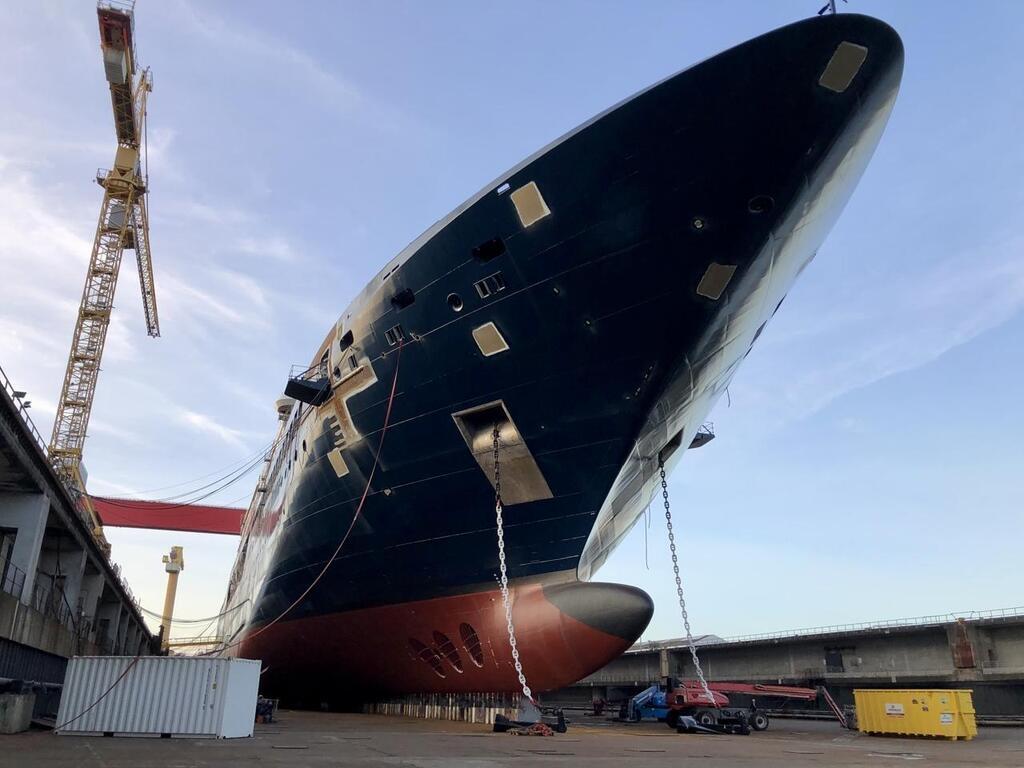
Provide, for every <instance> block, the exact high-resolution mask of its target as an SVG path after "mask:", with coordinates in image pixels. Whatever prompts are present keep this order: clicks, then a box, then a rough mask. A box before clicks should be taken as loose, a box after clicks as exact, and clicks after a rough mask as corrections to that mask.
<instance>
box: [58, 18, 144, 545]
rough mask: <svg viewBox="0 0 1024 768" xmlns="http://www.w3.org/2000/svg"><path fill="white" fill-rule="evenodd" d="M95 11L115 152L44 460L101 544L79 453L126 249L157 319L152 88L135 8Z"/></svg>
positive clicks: (102, 179) (105, 173)
mask: <svg viewBox="0 0 1024 768" xmlns="http://www.w3.org/2000/svg"><path fill="white" fill-rule="evenodd" d="M96 13H97V16H98V17H99V29H100V49H101V50H102V53H103V68H104V71H105V73H106V77H107V82H108V84H109V85H110V99H111V103H112V106H113V110H114V128H115V132H116V134H117V151H116V153H115V155H114V167H113V168H112V169H110V170H106V169H101V170H99V171H97V172H96V182H97V183H98V184H99V185H100V186H101V187H103V205H102V207H101V208H100V217H99V223H98V224H97V226H96V237H95V239H94V240H93V246H92V258H91V259H90V261H89V270H88V272H87V273H86V278H85V288H84V289H83V291H82V302H81V305H80V307H79V310H78V320H77V321H76V323H75V332H74V336H73V337H72V341H71V354H70V355H69V357H68V367H67V372H66V373H65V374H64V386H63V389H62V390H61V394H60V401H59V403H58V405H57V416H56V418H55V420H54V423H53V436H52V437H51V438H50V449H49V455H50V461H51V462H52V463H53V466H54V468H55V469H56V470H57V472H58V474H59V475H60V476H61V477H62V478H63V479H64V480H65V482H67V483H68V484H69V486H70V487H71V488H72V489H74V490H76V491H77V492H78V493H79V496H80V499H81V500H82V503H83V506H84V510H85V513H86V514H87V515H88V518H89V522H90V523H91V525H92V528H93V533H94V534H95V535H96V537H97V539H99V540H100V542H101V543H102V544H104V545H105V544H106V540H105V538H104V536H103V531H102V527H101V525H100V522H99V518H98V517H97V516H96V514H95V512H94V511H93V509H92V506H91V505H90V504H89V501H88V496H87V495H86V494H85V481H84V478H83V473H82V470H81V462H82V447H83V445H84V443H85V437H86V430H87V428H88V426H89V415H90V412H91V411H92V402H93V396H94V395H95V393H96V380H97V378H98V376H99V372H100V361H101V359H102V357H103V346H104V342H105V341H106V338H107V328H108V327H109V325H110V312H111V310H112V309H113V307H114V291H115V289H116V288H117V276H118V272H119V271H120V268H121V257H122V256H123V254H124V251H125V249H126V248H127V249H130V250H134V251H135V256H136V258H137V261H138V268H139V282H140V283H141V286H142V307H143V311H144V314H145V318H146V330H147V332H148V333H149V335H150V336H154V337H155V336H159V335H160V321H159V319H158V317H157V309H156V289H155V287H154V284H153V263H152V261H151V259H150V250H149V217H148V214H147V211H146V194H147V192H148V188H147V185H148V176H147V173H146V170H145V168H144V160H145V139H146V128H145V121H146V99H147V96H148V94H149V93H150V91H152V89H153V79H152V75H151V73H150V71H149V69H142V70H140V69H139V68H138V65H137V62H136V59H135V23H134V22H135V19H134V2H118V1H117V0H101V2H100V3H99V4H98V5H97V7H96Z"/></svg>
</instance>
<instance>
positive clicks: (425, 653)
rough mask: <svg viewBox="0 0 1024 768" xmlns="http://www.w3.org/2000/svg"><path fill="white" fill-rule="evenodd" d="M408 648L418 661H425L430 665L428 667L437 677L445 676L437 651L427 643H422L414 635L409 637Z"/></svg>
mask: <svg viewBox="0 0 1024 768" xmlns="http://www.w3.org/2000/svg"><path fill="white" fill-rule="evenodd" d="M409 650H410V651H412V653H413V654H414V655H415V656H416V658H418V659H419V660H420V661H425V662H426V663H427V664H429V665H430V668H431V669H433V670H434V674H435V675H437V676H438V677H441V678H443V677H445V674H444V667H443V666H441V657H440V656H439V655H438V653H437V651H435V650H434V649H433V648H431V647H430V646H429V645H424V644H423V643H421V642H420V641H419V640H417V639H416V638H414V637H410V638H409Z"/></svg>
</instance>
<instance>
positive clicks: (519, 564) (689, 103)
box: [223, 15, 902, 663]
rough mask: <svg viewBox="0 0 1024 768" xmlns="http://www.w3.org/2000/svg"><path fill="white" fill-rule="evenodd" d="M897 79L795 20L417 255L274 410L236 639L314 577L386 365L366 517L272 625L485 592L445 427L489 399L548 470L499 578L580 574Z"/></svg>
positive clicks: (546, 162) (355, 469)
mask: <svg viewBox="0 0 1024 768" xmlns="http://www.w3.org/2000/svg"><path fill="white" fill-rule="evenodd" d="M843 45H846V46H847V47H845V48H843V47H842V46H843ZM850 45H852V46H853V47H849V46H850ZM840 49H841V50H840ZM861 49H863V50H864V51H865V55H864V56H863V57H862V61H860V62H859V63H858V62H857V59H858V57H861ZM837 57H839V58H840V59H843V60H842V61H839V62H838V64H836V63H835V60H836V58H837ZM844 57H845V58H844ZM844 68H845V69H844ZM851 70H852V72H853V73H852V75H850V71H851ZM901 70H902V46H901V44H900V41H899V38H898V37H897V36H896V34H895V33H894V32H893V31H892V30H891V29H890V28H889V27H887V26H885V25H884V24H882V23H880V22H878V21H875V20H872V19H869V18H866V17H862V16H855V15H839V16H831V17H824V18H818V19H812V20H808V21H806V22H801V23H798V24H795V25H791V26H789V27H785V28H783V29H780V30H777V31H775V32H772V33H770V34H768V35H765V36H763V37H760V38H757V39H755V40H753V41H751V42H749V43H746V44H744V45H741V46H739V47H737V48H734V49H732V50H730V51H727V52H725V53H723V54H720V55H719V56H716V57H714V58H712V59H710V60H708V61H706V62H704V63H702V64H699V65H697V66H695V67H693V68H692V69H689V70H687V71H684V72H682V73H680V74H678V75H675V76H674V77H671V78H669V79H667V80H665V81H663V82H662V83H660V84H658V85H656V86H653V87H652V88H650V89H648V90H646V91H644V92H642V93H641V94H639V95H637V96H635V97H633V98H632V99H630V100H627V101H626V102H623V103H622V104H620V105H618V106H617V107H615V108H613V109H611V110H609V111H608V112H606V113H605V114H603V115H602V116H599V117H598V118H595V119H594V120H593V121H591V122H590V123H588V124H586V125H585V126H583V127H581V128H579V129H577V130H576V131H574V132H573V133H571V134H569V135H568V136H567V137H564V138H563V139H561V140H559V141H558V142H556V143H554V144H553V145H551V146H550V147H548V148H547V149H545V150H543V151H542V152H541V153H539V154H538V155H536V156H535V157H533V158H531V159H530V160H528V161H526V162H525V163H524V164H523V165H521V166H520V167H518V168H517V169H514V170H513V171H512V172H510V173H509V174H507V175H506V176H504V177H502V178H501V179H500V180H499V182H497V183H495V185H494V187H493V188H489V189H488V190H485V191H484V192H482V193H480V194H479V195H478V196H476V197H475V198H473V199H471V200H470V201H469V202H468V203H467V204H466V205H465V206H463V207H462V208H461V209H459V210H458V211H456V212H455V213H453V214H452V215H451V216H449V217H448V218H447V219H445V220H443V221H441V222H439V223H438V224H437V225H435V227H433V228H432V229H431V230H429V231H428V232H427V233H425V234H424V236H422V237H421V238H420V239H419V240H417V241H416V242H415V243H413V244H412V245H411V246H410V247H409V248H408V249H406V251H405V252H403V254H402V255H401V256H399V258H398V259H396V260H395V261H394V262H392V263H391V264H389V265H388V266H387V267H386V268H385V269H384V270H383V271H382V273H381V274H380V275H379V276H378V277H377V278H375V280H374V281H373V282H372V283H371V284H370V285H369V286H368V287H367V288H366V290H365V291H364V292H363V293H362V295H361V296H360V297H359V298H358V299H357V300H356V302H354V303H353V305H352V306H351V307H350V308H349V310H348V311H347V312H346V314H345V315H344V316H343V317H342V318H341V320H340V321H339V323H338V325H337V326H336V327H335V328H334V329H332V331H331V332H330V333H329V334H328V337H327V339H326V340H325V343H324V346H323V347H322V348H321V350H319V351H318V352H317V354H316V356H315V357H314V361H313V362H314V366H317V365H319V363H320V361H321V360H322V361H323V365H322V367H321V368H320V369H316V368H314V369H313V370H314V374H315V375H314V376H313V378H316V375H321V374H322V375H323V376H324V377H325V378H324V381H326V382H327V383H326V384H324V387H325V389H324V397H326V398H328V399H327V400H325V401H324V402H322V403H318V404H316V405H307V404H303V403H301V402H300V403H296V404H295V405H294V406H293V407H292V408H291V410H288V407H287V405H288V404H287V403H285V404H284V407H283V413H284V415H285V419H286V420H285V421H284V422H283V424H282V432H281V435H280V440H281V444H280V447H279V449H278V451H277V452H276V453H275V456H274V458H273V461H272V462H271V464H269V465H268V472H267V473H266V476H265V477H264V478H263V479H262V480H261V488H262V489H265V490H261V492H259V493H257V496H256V497H255V498H254V501H253V506H252V507H251V508H250V511H249V515H248V516H247V520H246V524H245V528H244V535H243V542H242V546H241V547H240V555H239V561H238V563H236V571H235V573H234V574H233V577H232V578H233V581H232V592H231V594H230V595H229V598H228V601H227V606H228V607H232V606H235V605H239V604H241V603H243V602H244V601H245V600H246V599H248V600H249V603H248V604H247V605H245V606H243V607H242V608H240V609H239V610H238V611H237V612H236V613H235V614H233V616H232V617H229V620H228V621H226V622H225V625H224V627H223V629H224V631H225V634H226V635H227V636H231V637H240V636H244V635H245V634H246V633H247V632H252V631H253V629H254V628H257V627H259V626H260V625H261V624H264V623H265V622H267V621H269V620H271V619H273V618H275V617H277V616H278V615H279V614H281V612H283V611H285V610H286V609H287V608H288V607H289V605H291V603H292V602H293V601H294V600H295V599H296V598H297V597H298V596H299V595H301V594H302V593H303V591H304V590H306V589H307V587H308V586H309V585H310V583H311V582H312V581H313V580H314V579H315V578H316V577H317V575H318V574H319V573H321V571H322V570H323V568H324V565H325V563H326V562H327V561H328V559H329V558H330V556H331V554H332V553H333V552H334V551H335V549H336V547H337V545H338V542H339V541H340V540H341V538H342V536H343V535H344V533H345V531H346V529H347V528H348V526H349V524H350V522H351V520H352V517H353V514H354V512H355V510H356V507H357V505H358V503H359V499H360V496H361V495H362V493H363V491H364V488H365V487H366V484H367V477H368V474H369V472H370V469H371V467H372V465H373V462H374V455H375V453H376V451H377V447H378V445H379V443H380V440H381V428H382V425H383V424H384V419H385V411H386V408H387V406H388V401H389V397H388V394H389V391H390V388H391V384H392V380H393V377H394V376H395V368H396V366H398V368H399V370H398V374H397V390H396V392H397V394H396V396H395V398H394V400H393V410H392V414H391V422H390V428H389V429H388V431H387V435H386V441H385V444H384V447H383V450H382V452H381V454H380V464H379V467H378V468H377V470H376V474H375V476H374V479H373V482H372V486H371V488H370V492H369V495H368V496H367V498H366V502H365V505H364V507H363V510H362V513H361V516H360V519H359V520H358V521H357V523H356V526H355V528H354V530H353V533H352V535H351V536H350V538H349V539H348V540H347V542H346V543H345V546H344V548H343V549H342V551H341V553H340V555H339V556H338V558H337V559H336V560H335V561H334V563H333V564H332V565H331V567H330V568H329V569H328V570H327V571H326V573H325V574H324V575H323V578H322V579H321V581H320V582H319V583H318V584H317V586H316V588H315V589H314V590H312V591H311V593H310V594H309V595H308V596H306V598H305V599H303V600H302V601H301V602H300V603H299V604H298V605H296V606H295V607H294V608H292V609H291V610H290V611H289V612H288V614H287V615H286V616H285V617H284V619H283V621H282V624H284V625H286V624H287V623H288V622H291V621H295V620H297V619H306V618H310V617H317V616H325V615H334V614H344V613H345V612H349V611H355V610H359V609H367V608H373V607H378V606H387V605H391V604H406V603H410V602H414V601H417V600H425V599H428V598H435V597H439V596H446V595H459V594H465V593H469V592H473V591H478V590H485V589H492V588H493V586H494V584H495V579H496V575H497V572H498V560H497V550H496V544H495V516H494V489H493V487H492V484H491V480H490V477H489V476H488V472H487V468H486V466H485V462H484V461H478V459H477V457H476V456H475V455H474V449H473V441H472V435H470V437H467V430H469V431H470V432H471V431H472V429H473V427H474V424H473V423H472V419H470V420H469V422H466V421H465V420H463V421H461V422H460V420H459V419H460V417H458V416H457V414H460V413H462V412H464V411H466V410H472V409H474V408H478V407H483V406H487V405H488V404H494V403H498V404H500V406H501V407H502V408H503V409H504V412H505V413H507V414H508V416H510V417H511V420H512V421H514V427H515V430H516V433H517V435H518V437H519V438H520V439H521V441H522V443H523V445H524V446H525V451H526V454H527V455H528V457H529V458H531V459H532V461H533V464H532V467H533V468H534V469H535V470H536V471H537V472H539V475H540V476H541V478H542V480H543V483H537V482H536V473H533V474H530V473H531V472H533V469H531V468H530V467H529V466H527V467H526V470H525V471H526V474H525V475H524V477H527V475H528V476H529V477H527V479H526V480H524V482H525V483H527V485H529V483H530V482H533V485H532V486H530V487H529V488H527V490H526V491H524V493H525V494H526V497H528V498H530V499H532V500H528V501H524V502H523V503H518V504H512V505H510V506H509V507H508V508H507V510H506V515H505V517H506V542H507V552H508V564H509V575H510V578H511V579H513V580H515V581H517V582H521V583H534V582H541V583H550V582H559V581H572V580H575V579H576V578H577V576H579V577H582V578H589V576H590V575H591V573H592V572H593V571H594V570H595V569H596V568H597V567H598V566H599V565H600V564H601V562H603V560H604V558H605V557H606V556H607V554H608V553H609V552H610V551H611V549H612V547H614V545H615V543H617V541H618V540H619V539H621V537H622V536H623V535H624V534H625V533H626V531H628V529H629V527H630V526H631V525H632V524H633V522H634V521H635V519H636V516H637V515H638V514H639V512H640V510H642V508H643V506H644V505H645V504H646V502H647V500H648V499H649V497H650V493H651V491H652V490H653V488H654V485H653V482H654V476H655V473H656V464H657V457H658V455H659V453H661V454H662V455H664V456H666V458H667V459H668V460H669V463H670V464H674V463H675V462H676V461H678V459H679V458H680V457H681V456H682V454H683V453H685V450H675V449H676V448H677V447H678V448H680V449H685V448H686V447H687V446H689V445H690V443H691V442H692V440H693V439H694V436H695V435H696V432H697V430H698V428H699V427H700V425H701V422H702V421H703V419H704V418H705V417H706V415H707V413H708V411H709V410H710V408H711V406H712V405H713V404H714V401H715V400H716V399H717V398H718V396H719V395H720V394H721V393H722V392H723V391H724V389H725V386H726V385H727V384H728V382H729V381H730V379H731V377H732V375H733V373H734V372H735V370H736V368H737V366H738V365H739V363H740V362H741V361H742V359H743V357H744V356H745V355H746V354H747V352H748V351H749V349H750V347H751V345H752V344H753V343H754V341H755V340H756V338H757V336H758V335H759V334H760V332H761V329H762V328H763V326H764V323H765V322H767V320H768V319H769V318H770V317H771V315H772V314H774V312H775V311H776V309H777V308H778V306H779V304H781V301H782V299H783V298H784V296H785V294H786V292H787V291H788V289H789V287H790V286H791V284H792V282H793V280H794V279H795V278H796V276H797V275H798V274H799V272H800V271H801V270H802V269H803V267H804V266H805V265H806V264H807V263H808V262H809V261H810V259H811V258H813V256H814V255H815V252H816V251H817V248H818V246H819V245H820V243H821V241H822V239H823V238H824V236H825V234H826V232H827V230H828V228H829V227H830V226H831V224H832V222H833V221H834V219H835V218H836V217H837V216H838V214H839V212H840V210H841V209H842V206H843V205H844V204H845V202H846V199H847V197H848V195H849V194H850V192H851V191H852V188H853V186H854V185H855V183H856V181H857V179H858V178H859V176H860V173H861V172H862V170H863V168H864V165H865V164H866V162H867V159H868V158H869V157H870V154H871V152H872V151H873V148H874V145H875V143H876V142H877V140H878V136H879V134H880V132H881V128H882V127H883V126H884V123H885V120H886V118H887V116H888V113H889V110H890V109H891V105H892V102H893V99H894V98H895V94H896V90H897V88H898V83H899V78H900V73H901ZM847 76H849V82H845V81H846V79H847ZM844 83H845V85H844ZM530 182H533V183H535V184H536V188H537V190H538V191H539V198H538V199H535V198H530V197H529V195H528V194H527V193H521V192H520V190H524V189H527V188H528V187H529V185H530ZM516 194H523V195H526V197H525V198H523V199H525V202H524V203H522V205H520V202H521V201H520V202H517V200H519V199H518V198H514V195H516ZM531 204H532V205H533V209H534V210H533V211H532V213H531V211H530V210H527V209H529V206H530V205H531ZM538 206H539V215H540V218H538V219H537V220H536V221H531V220H530V217H531V216H532V215H537V214H538ZM545 209H546V211H547V212H545ZM495 276H497V278H496V279H495ZM481 281H484V282H483V283H482V285H483V287H482V288H478V287H476V286H477V285H478V284H481ZM489 323H493V324H494V328H495V329H496V330H497V332H498V334H499V342H498V345H499V346H500V345H501V343H502V342H503V343H504V345H506V346H507V349H505V350H503V351H499V352H496V353H494V354H490V355H488V354H485V352H486V351H487V349H486V348H485V347H484V346H481V344H479V343H478V342H477V340H476V338H475V337H474V331H479V330H480V329H481V328H482V327H483V326H485V325H486V324H489ZM491 341H493V339H492V340H491ZM399 347H401V351H400V353H399ZM399 359H400V362H399ZM317 371H319V373H317ZM481 418H483V417H481ZM467 423H468V424H469V426H467ZM476 426H479V425H476ZM478 452H479V451H478ZM528 464H529V462H528V461H526V464H525V465H524V466H526V465H528ZM530 478H532V480H530ZM542 486H543V487H542ZM524 487H525V486H524ZM545 490H546V491H547V493H545ZM531 494H532V495H531ZM644 621H645V622H646V619H645V620H644ZM642 629H643V627H642V626H641V627H639V629H636V632H637V633H639V631H641V630H642ZM282 663H283V662H282ZM325 663H326V662H325Z"/></svg>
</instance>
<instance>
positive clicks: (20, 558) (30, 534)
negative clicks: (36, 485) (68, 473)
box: [0, 493, 50, 605]
mask: <svg viewBox="0 0 1024 768" xmlns="http://www.w3.org/2000/svg"><path fill="white" fill-rule="evenodd" d="M49 514H50V499H49V497H48V496H47V495H46V494H45V493H3V494H0V528H8V529H12V530H14V531H15V539H14V547H13V549H12V550H11V565H12V566H14V567H16V568H18V570H19V571H21V573H22V574H24V584H23V586H22V589H21V595H20V599H21V602H22V603H24V604H25V605H30V604H31V603H32V590H33V589H34V588H35V583H36V570H37V569H38V567H39V553H40V551H41V550H42V547H43V536H44V535H45V533H46V519H47V517H49Z"/></svg>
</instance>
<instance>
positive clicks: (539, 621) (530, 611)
mask: <svg viewBox="0 0 1024 768" xmlns="http://www.w3.org/2000/svg"><path fill="white" fill-rule="evenodd" d="M512 599H513V602H514V604H515V627H516V637H517V641H518V644H519V647H520V649H521V654H522V663H523V665H524V668H525V670H526V673H527V674H528V679H529V684H530V685H531V686H533V687H534V688H535V690H537V691H545V690H550V689H555V688H560V687H562V686H565V685H570V684H571V683H574V682H576V681H577V680H579V679H580V678H582V677H584V676H586V675H588V674H590V672H592V671H593V670H594V669H597V668H599V667H600V666H601V665H603V664H604V663H606V662H607V660H608V659H611V658H615V657H616V656H618V655H619V654H621V653H622V652H623V651H624V650H626V649H627V648H628V647H629V646H630V645H631V644H632V643H633V641H634V640H635V638H636V636H637V635H638V634H639V633H640V632H641V631H642V630H643V628H644V627H645V626H646V625H647V622H648V621H649V620H650V617H651V613H652V610H653V605H652V604H651V601H650V598H648V597H647V595H646V594H645V593H643V592H642V591H640V590H638V589H635V588H632V587H624V586H622V585H617V584H597V583H586V584H583V583H575V584H566V585H562V586H559V587H547V588H545V587H543V586H541V585H539V584H531V585H521V586H519V587H516V588H514V589H513V594H512ZM507 632H508V630H507V627H506V621H505V612H504V608H503V605H502V600H501V593H500V592H499V591H498V590H497V589H490V590H482V591H477V592H471V593H468V594H464V595H453V596H449V597H441V598H434V599H431V600H419V601H413V602H408V603H398V604H394V605H383V606H377V607H373V608H364V609H361V610H356V611H347V612H344V613H337V614H325V615H322V616H313V617H310V618H307V619H300V620H297V621H290V622H282V623H280V624H276V625H274V626H273V627H270V628H269V629H268V630H267V631H266V632H264V633H262V634H259V635H257V636H255V637H254V638H253V639H252V640H251V641H247V642H246V643H244V644H243V646H242V652H243V655H245V656H248V657H251V658H258V659H287V660H288V661H287V664H285V665H283V666H282V667H281V668H280V669H278V668H275V667H274V665H273V664H272V663H271V664H268V665H267V666H266V668H265V672H264V675H263V685H264V687H265V688H269V689H273V690H275V691H276V692H277V693H278V694H279V695H283V696H285V697H286V698H290V699H293V700H299V701H305V702H307V703H310V704H314V705H315V704H318V703H319V702H321V701H329V702H332V703H342V702H344V701H345V699H346V696H358V695H360V694H365V693H368V692H376V693H381V694H387V693H398V692H403V691H416V692H424V693H429V692H464V693H475V692H486V691H516V690H518V689H519V687H520V684H519V680H518V677H517V674H516V670H515V668H514V666H513V664H512V656H511V651H510V648H509V645H508V634H507ZM299 648H301V649H302V650H301V654H297V653H296V649H299ZM327 659H329V660H331V662H330V664H324V660H327Z"/></svg>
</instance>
